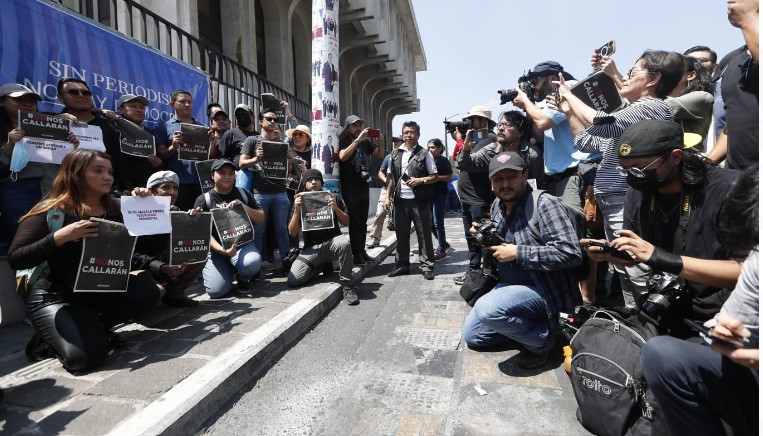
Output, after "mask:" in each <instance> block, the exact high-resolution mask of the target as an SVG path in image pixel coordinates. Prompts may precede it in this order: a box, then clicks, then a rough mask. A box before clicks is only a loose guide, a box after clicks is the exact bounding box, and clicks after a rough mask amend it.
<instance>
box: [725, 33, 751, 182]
mask: <svg viewBox="0 0 763 436" xmlns="http://www.w3.org/2000/svg"><path fill="white" fill-rule="evenodd" d="M728 56H730V60H729V63H728V66H727V67H726V70H725V72H724V73H723V80H722V81H721V93H722V95H723V104H724V107H725V108H726V134H727V135H728V138H727V139H728V150H727V152H726V167H727V168H733V169H738V170H743V169H745V168H747V167H749V166H751V165H754V164H756V163H758V160H759V159H760V157H759V156H760V155H759V150H758V132H759V125H758V122H759V121H758V117H759V108H758V64H756V63H755V62H750V63H749V64H746V61H747V60H748V59H750V55H748V54H747V49H746V47H742V48H740V49H737V50H734V51H733V52H731V53H730V54H729V55H728ZM745 66H746V67H747V73H746V74H747V79H746V81H745V84H746V86H745V88H744V89H742V88H740V86H739V84H740V79H741V78H742V75H743V74H744V72H743V69H744V68H745Z"/></svg>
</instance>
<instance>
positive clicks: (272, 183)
mask: <svg viewBox="0 0 763 436" xmlns="http://www.w3.org/2000/svg"><path fill="white" fill-rule="evenodd" d="M262 141H264V139H263V138H262V136H260V135H257V136H250V137H248V138H246V140H245V141H244V145H242V146H241V154H242V155H244V154H246V155H248V156H251V157H253V156H254V155H256V154H257V148H259V147H260V143H261V142H262ZM273 142H278V141H277V140H276V141H273ZM252 192H256V193H258V194H278V193H280V192H286V180H283V179H273V178H270V177H267V176H265V174H264V173H263V172H262V171H257V170H256V169H255V170H254V171H252Z"/></svg>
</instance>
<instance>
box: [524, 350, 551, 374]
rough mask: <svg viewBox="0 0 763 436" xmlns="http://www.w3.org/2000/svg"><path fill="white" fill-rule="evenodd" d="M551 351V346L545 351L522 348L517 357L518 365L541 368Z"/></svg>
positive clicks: (527, 367) (526, 367) (525, 367)
mask: <svg viewBox="0 0 763 436" xmlns="http://www.w3.org/2000/svg"><path fill="white" fill-rule="evenodd" d="M550 352H551V348H549V349H547V350H544V351H539V352H536V351H530V350H528V349H524V350H522V352H520V353H519V356H518V357H517V360H516V363H517V366H518V367H520V368H522V369H535V368H540V367H541V366H543V365H545V364H546V361H548V354H549V353H550Z"/></svg>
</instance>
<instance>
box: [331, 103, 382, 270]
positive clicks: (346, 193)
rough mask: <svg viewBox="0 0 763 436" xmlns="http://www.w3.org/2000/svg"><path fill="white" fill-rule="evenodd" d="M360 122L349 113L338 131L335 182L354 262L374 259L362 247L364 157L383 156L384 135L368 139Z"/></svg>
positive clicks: (366, 200) (366, 202) (365, 199)
mask: <svg viewBox="0 0 763 436" xmlns="http://www.w3.org/2000/svg"><path fill="white" fill-rule="evenodd" d="M363 123H364V121H363V120H362V119H361V118H360V117H359V116H357V115H350V116H348V117H347V119H345V120H344V130H342V133H340V134H339V155H338V157H339V183H340V185H341V190H342V198H343V199H344V200H345V201H346V204H347V212H348V213H349V215H350V245H351V246H352V257H353V262H355V264H356V265H365V263H366V262H370V261H373V260H374V259H373V257H371V256H369V255H368V253H366V248H365V242H366V241H365V240H366V231H367V229H368V226H367V224H366V221H367V220H368V207H369V203H370V202H371V199H370V196H369V193H368V188H369V185H368V183H369V182H370V181H371V174H369V173H368V162H367V160H366V159H367V158H366V156H367V155H374V156H376V157H380V158H381V157H384V137H383V136H382V135H381V134H380V135H379V137H378V138H375V139H373V140H372V139H371V138H369V137H368V131H369V130H370V127H367V128H365V129H364V128H363Z"/></svg>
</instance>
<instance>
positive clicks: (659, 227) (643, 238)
mask: <svg viewBox="0 0 763 436" xmlns="http://www.w3.org/2000/svg"><path fill="white" fill-rule="evenodd" d="M618 153H619V156H620V167H618V171H620V172H621V173H623V176H624V177H625V179H626V181H627V183H628V185H629V186H630V189H628V193H627V194H626V198H625V215H624V217H623V230H620V231H619V232H618V234H617V236H618V237H617V239H614V240H613V241H612V242H611V245H612V246H614V247H616V248H618V249H620V250H627V251H628V252H629V253H630V254H631V255H632V256H633V259H634V260H633V261H628V260H622V259H618V258H616V257H614V256H611V255H609V254H605V252H604V251H603V249H602V248H601V247H596V246H592V247H589V248H588V249H587V251H588V253H589V254H590V255H591V258H592V259H594V260H596V261H605V260H606V261H609V262H611V263H614V264H615V265H619V266H630V265H635V264H637V263H639V262H643V263H644V264H646V265H647V266H648V267H650V268H651V269H652V270H653V271H655V272H663V273H670V274H674V275H677V274H678V273H679V272H680V271H681V269H682V265H683V263H682V260H681V256H689V257H696V258H701V259H718V258H722V256H723V251H722V250H721V245H720V243H719V242H718V236H717V230H716V225H715V222H716V219H717V217H718V213H719V210H720V209H721V207H722V205H723V199H724V198H725V197H726V193H727V192H728V190H729V188H730V185H731V183H732V182H733V181H734V179H735V178H736V177H737V175H738V174H737V172H736V171H733V170H728V169H722V168H717V167H714V166H712V165H708V164H707V161H706V160H705V158H704V157H703V156H702V155H700V154H699V152H697V151H696V150H694V149H693V148H686V149H684V148H683V130H682V129H681V126H680V125H679V124H677V123H675V122H673V121H666V120H644V121H641V122H638V123H635V124H633V125H631V126H630V127H628V128H627V129H625V131H624V132H623V135H622V136H621V138H620V145H619V148H618ZM682 205H683V207H682ZM586 242H587V240H585V239H584V240H583V243H584V244H585V243H586ZM600 242H602V241H600ZM685 284H686V288H687V289H688V291H689V294H688V295H689V298H683V299H680V300H679V301H676V302H674V303H673V304H672V305H671V307H670V309H669V310H666V311H665V312H664V313H660V314H658V315H660V317H661V321H662V323H663V325H664V326H665V327H666V329H667V330H668V332H669V333H670V334H671V335H672V336H678V337H687V336H688V335H691V331H690V330H689V329H688V328H687V327H686V325H685V324H684V323H683V322H682V320H683V319H684V318H688V319H692V320H696V321H700V322H704V321H706V320H708V319H710V318H712V317H713V316H714V315H715V314H716V313H717V312H718V310H719V309H720V307H721V305H722V304H723V302H724V301H725V300H726V298H728V295H729V294H728V292H729V291H728V290H723V289H719V288H717V287H712V286H707V285H702V284H699V283H696V282H693V281H689V280H687V281H686V283H685ZM633 297H634V299H635V301H636V305H637V307H642V305H643V303H644V300H645V298H646V297H647V296H646V295H634V296H633Z"/></svg>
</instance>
